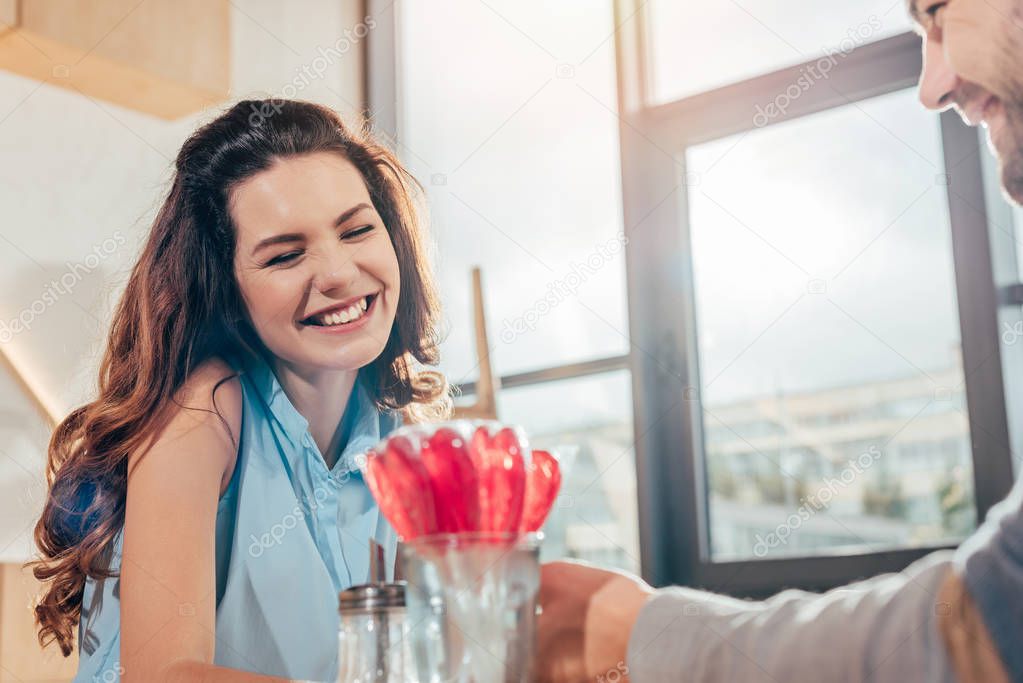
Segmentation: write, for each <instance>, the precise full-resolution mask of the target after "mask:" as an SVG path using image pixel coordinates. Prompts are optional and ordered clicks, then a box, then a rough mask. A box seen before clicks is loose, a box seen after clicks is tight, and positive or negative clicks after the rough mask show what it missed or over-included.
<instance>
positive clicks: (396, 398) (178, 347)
mask: <svg viewBox="0 0 1023 683" xmlns="http://www.w3.org/2000/svg"><path fill="white" fill-rule="evenodd" d="M322 151H333V152H336V153H338V154H341V155H343V156H344V157H345V158H346V159H348V160H349V161H350V162H351V163H352V164H353V165H354V166H355V167H356V168H358V169H359V171H360V172H361V173H362V176H363V178H364V179H365V182H366V185H367V187H368V189H369V193H370V197H371V198H372V200H373V204H374V206H375V208H376V210H377V212H378V213H379V214H380V216H381V218H382V219H383V222H384V224H385V225H386V227H387V231H388V233H389V235H390V238H391V241H392V243H393V244H394V250H395V252H396V254H397V257H398V265H399V268H400V278H401V280H400V286H401V296H400V297H399V300H398V306H397V313H396V317H395V324H394V326H393V327H392V330H391V334H390V337H389V338H388V340H387V343H386V345H385V347H384V350H383V352H382V353H381V355H380V356H379V357H378V358H377V359H376V360H375V361H374V362H373V363H372V364H371V366H370V367H368V368H365V369H364V370H365V371H367V372H368V373H370V374H369V376H370V377H371V378H372V379H371V384H375V386H376V392H375V394H376V395H375V397H374V398H375V401H376V403H377V405H378V406H379V407H381V408H384V409H391V410H400V411H402V412H403V414H404V416H405V419H406V420H407V421H420V420H424V419H437V418H443V417H446V416H447V415H448V414H449V412H450V409H451V400H450V396H449V390H448V385H447V382H446V381H445V379H444V377H443V376H442V375H440V374H439V373H437V372H435V371H431V370H426V369H422V368H421V367H420V366H422V365H436V363H437V362H438V360H439V358H438V349H437V345H438V337H437V321H438V317H439V305H438V299H437V295H436V289H435V285H434V281H433V276H432V273H431V269H430V268H429V264H428V259H427V253H426V240H425V236H424V232H425V228H424V226H423V225H422V223H421V220H420V218H419V216H420V215H421V212H420V211H419V210H418V209H419V205H420V200H421V198H422V196H423V192H422V187H421V186H420V185H419V183H418V182H416V180H415V179H414V178H413V177H412V176H411V175H410V174H409V173H408V171H406V170H405V169H404V167H403V166H402V165H401V163H400V162H399V161H398V159H397V158H396V156H395V155H394V154H393V153H392V152H391V151H389V150H388V149H387V148H386V147H384V146H383V145H381V144H380V143H378V142H377V141H375V140H374V139H373V137H372V136H371V135H370V134H369V132H368V131H367V130H365V129H363V130H359V131H354V130H352V129H350V128H349V127H348V126H346V125H345V124H344V123H343V122H342V120H341V119H340V117H339V116H338V115H337V114H336V113H335V112H334V111H332V110H330V109H328V108H326V107H323V106H320V105H317V104H312V103H308V102H299V101H293V100H246V101H242V102H239V103H237V104H236V105H234V106H233V107H232V108H231V109H230V110H228V111H227V112H226V113H224V114H222V115H221V116H219V117H218V118H217V119H215V120H213V121H212V122H210V123H208V124H206V125H204V126H203V127H201V128H200V129H199V130H197V131H196V132H195V133H193V134H192V136H191V137H189V138H188V140H186V141H185V144H184V145H183V146H182V148H181V151H180V152H179V153H178V156H177V159H176V161H175V174H174V178H173V182H172V184H171V188H170V192H169V193H168V195H167V199H166V200H165V201H164V203H163V206H162V207H161V208H160V211H159V213H158V214H157V216H156V220H155V222H154V224H153V227H152V230H151V232H150V234H149V238H148V241H147V242H146V244H145V247H144V248H143V250H142V253H141V255H140V256H139V259H138V262H137V263H136V264H135V267H134V269H133V270H132V273H131V276H130V278H129V280H128V284H127V287H126V289H125V291H124V294H123V296H122V297H121V300H120V302H119V304H118V305H117V308H116V310H115V312H114V317H113V322H112V324H111V327H110V335H109V339H108V342H107V348H106V352H105V354H104V357H103V361H102V364H101V366H100V372H99V389H98V396H97V398H96V400H94V401H92V402H91V403H88V404H86V405H83V406H81V407H79V408H77V409H75V410H74V411H73V412H71V414H70V415H68V416H67V417H66V418H65V419H64V420H63V421H62V422H61V423H60V424H59V425H58V426H57V428H56V429H55V430H54V432H53V436H52V437H51V439H50V443H49V447H48V462H47V468H46V478H47V483H48V486H49V492H48V496H47V500H46V505H45V508H44V510H43V514H42V517H41V518H40V519H39V521H38V523H37V524H36V527H35V541H36V545H37V546H38V547H39V551H40V555H41V559H38V560H36V561H34V562H31V563H29V564H30V565H31V566H32V567H33V573H34V574H35V576H36V578H37V579H40V580H41V581H44V582H46V586H45V589H44V592H43V594H42V595H41V597H40V600H39V602H38V604H37V606H36V607H35V615H36V621H37V624H38V638H39V643H40V645H42V646H43V647H46V646H47V645H48V644H50V643H52V642H53V641H54V640H56V641H57V643H58V644H59V646H60V649H61V652H62V653H63V654H64V656H67V655H69V654H70V653H71V652H72V649H73V646H72V645H73V632H74V627H75V625H76V624H77V623H78V622H79V620H80V618H81V608H82V595H83V592H84V587H85V581H86V578H87V577H92V578H94V579H102V578H108V577H113V576H117V570H116V568H111V567H110V566H109V564H110V556H111V551H112V548H113V542H114V539H115V537H116V535H117V533H118V532H119V531H120V529H121V528H122V526H123V524H124V510H125V494H126V489H127V481H128V471H127V464H128V459H129V455H130V454H131V453H134V452H136V451H138V450H139V449H144V447H145V446H146V445H147V441H148V440H149V439H150V438H151V437H152V436H153V435H154V434H155V433H156V429H157V428H158V427H159V424H158V421H159V420H160V417H159V416H160V415H162V414H163V413H164V409H165V408H166V407H167V406H168V404H169V403H170V402H171V401H174V399H173V397H174V395H175V392H176V391H177V390H178V389H179V388H180V387H181V386H182V384H183V383H184V382H185V380H186V378H187V377H188V376H189V374H190V373H191V372H192V370H193V369H194V368H196V366H198V365H199V364H200V363H202V362H203V361H205V360H207V359H209V358H212V357H222V356H225V355H228V354H231V355H234V356H235V357H241V358H243V359H244V358H246V357H257V356H261V357H262V358H264V359H269V357H268V354H269V351H268V350H267V349H266V347H265V346H264V345H263V344H262V343H261V342H260V340H259V338H258V336H257V335H256V333H255V330H253V329H252V326H251V325H250V324H249V323H248V321H247V320H248V318H247V316H246V315H245V311H244V310H243V309H244V303H243V300H242V297H241V295H240V292H239V289H238V284H237V282H236V281H235V278H234V268H233V259H234V249H235V229H234V227H233V226H232V223H231V218H230V214H229V212H228V195H229V192H230V191H231V189H232V188H233V187H234V186H235V185H236V184H237V183H239V182H241V181H243V180H245V179H246V178H248V177H250V176H252V175H253V174H255V173H258V172H260V171H262V170H264V169H266V168H268V167H269V166H270V165H271V164H272V163H273V162H274V160H275V159H278V158H283V157H289V156H294V155H299V154H307V153H312V152H322ZM227 379H230V378H225V380H222V381H226V380H227ZM218 386H219V385H218ZM214 391H215V389H214ZM174 402H175V403H176V401H174ZM140 452H144V450H143V451H140Z"/></svg>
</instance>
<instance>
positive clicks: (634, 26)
mask: <svg viewBox="0 0 1023 683" xmlns="http://www.w3.org/2000/svg"><path fill="white" fill-rule="evenodd" d="M614 6H615V15H616V16H615V25H616V26H618V27H619V30H618V32H617V33H616V51H617V70H618V93H619V112H620V118H619V120H620V126H619V128H620V136H619V137H620V140H621V153H622V192H623V209H624V213H625V230H626V237H628V238H629V245H628V249H627V250H626V278H627V287H628V292H629V321H630V323H629V324H630V335H631V340H632V369H633V373H632V376H633V400H634V418H633V419H634V423H635V430H636V466H637V471H638V472H637V475H638V476H637V487H638V495H639V519H640V548H641V554H642V565H643V574H644V578H646V579H647V580H648V581H650V582H651V583H653V584H654V585H666V584H674V585H687V586H695V587H701V588H706V589H711V590H715V591H717V592H724V593H729V594H733V595H740V596H750V597H760V596H764V595H768V594H771V593H774V592H777V591H778V590H780V589H783V588H787V587H796V588H804V589H809V590H822V589H827V588H831V587H834V586H838V585H842V584H845V583H848V582H850V581H853V580H856V579H858V578H862V577H865V576H871V575H875V574H879V573H884V572H889V571H898V570H901V569H902V568H904V567H905V566H906V565H907V564H909V563H911V562H912V561H914V560H916V559H918V558H920V557H922V556H923V555H925V554H927V553H929V552H932V551H933V550H936V549H938V548H941V547H949V546H931V547H914V548H905V547H903V548H891V549H875V550H871V551H853V552H843V551H841V550H837V551H835V552H833V553H827V552H825V553H824V554H819V555H812V556H794V557H785V558H766V559H750V560H734V561H717V562H715V561H713V560H711V559H709V558H710V543H709V528H710V527H709V521H710V511H709V502H708V498H707V493H708V490H709V489H708V483H707V475H706V472H705V469H704V466H703V450H704V445H703V443H704V442H703V435H702V429H703V425H702V410H701V405H700V396H699V391H700V390H699V387H701V382H700V378H699V367H698V356H697V339H698V335H697V329H696V316H695V300H694V279H693V267H692V261H691V249H690V225H689V211H688V202H687V186H686V171H685V167H684V166H685V162H684V159H685V151H686V149H687V148H688V147H689V146H692V145H695V144H699V143H703V142H708V141H712V140H717V139H720V138H724V137H728V136H731V135H737V134H743V133H745V132H748V131H751V130H754V129H757V126H755V125H754V122H753V113H754V112H755V111H756V109H755V107H756V106H757V105H758V104H762V103H764V102H770V101H772V100H773V99H774V98H775V97H776V96H777V94H778V93H780V92H784V90H785V88H786V87H787V86H788V85H790V84H791V83H794V82H796V80H797V79H798V78H799V77H800V75H801V69H803V68H805V67H807V66H809V65H811V64H813V63H814V62H816V61H817V59H818V58H817V57H814V58H813V59H811V60H810V61H807V62H804V63H801V64H797V65H794V66H791V67H787V68H784V69H779V70H776V71H773V72H770V73H766V74H763V75H760V76H757V77H755V78H751V79H748V80H745V81H742V82H739V83H734V84H730V85H726V86H723V87H720V88H716V89H714V90H711V91H706V92H702V93H698V94H695V95H691V96H687V97H685V98H683V99H680V100H677V101H674V102H667V103H662V104H654V105H651V104H649V102H650V98H649V96H648V95H649V92H650V89H649V83H650V80H649V71H648V55H649V54H650V51H649V50H648V49H647V48H648V47H649V46H648V44H647V43H646V36H645V35H644V31H645V27H646V26H647V22H648V21H649V19H650V17H649V16H648V13H649V6H648V4H647V3H644V2H641V0H615V3H614ZM921 62H922V59H921V47H920V38H919V37H918V36H917V35H916V34H914V33H910V32H906V33H902V34H899V35H895V36H892V37H889V38H884V39H881V40H878V41H876V42H872V43H868V44H865V45H862V46H859V47H857V48H856V49H855V50H853V51H851V52H850V53H848V54H847V55H846V56H844V57H843V58H842V60H841V61H840V62H838V63H837V64H836V65H835V66H834V68H833V69H832V71H831V72H830V74H829V78H828V80H827V85H826V86H825V85H821V86H820V87H815V88H810V89H809V90H808V91H805V92H803V93H802V95H801V96H800V97H799V98H798V99H795V100H793V101H792V102H791V105H790V108H789V109H788V110H787V111H786V112H784V113H783V114H781V115H779V116H777V117H776V118H774V119H773V120H771V121H770V122H769V123H768V124H767V125H775V124H777V123H782V122H785V121H791V120H794V119H798V118H800V117H803V116H807V115H810V114H814V113H818V112H823V111H827V110H828V109H832V108H835V107H839V106H842V105H846V104H850V103H854V102H858V101H861V100H864V99H868V98H871V97H876V96H879V95H884V94H887V93H892V92H896V91H899V90H903V89H906V88H910V87H914V86H915V85H916V83H917V80H918V77H919V73H920V69H921ZM941 135H942V147H943V156H944V159H945V162H944V164H945V174H946V179H945V180H946V182H947V183H948V197H949V220H950V224H951V229H952V251H953V254H952V256H953V264H954V270H955V286H956V292H957V298H958V307H959V321H960V334H961V348H962V355H963V367H964V374H965V389H966V397H967V412H968V421H969V427H970V434H971V437H972V445H973V449H972V457H973V476H974V487H975V504H976V512H977V519H978V521H980V520H983V519H984V516H985V515H986V514H987V511H988V510H989V509H990V507H991V506H992V505H994V504H995V503H996V502H998V501H999V500H1001V499H1002V498H1004V497H1005V495H1006V494H1007V493H1008V492H1009V489H1010V488H1011V485H1012V481H1013V478H1012V455H1011V447H1010V444H1011V441H1010V439H1009V428H1008V419H1007V413H1006V405H1005V387H1004V385H1003V375H1002V362H1001V353H1002V351H1001V348H1000V335H999V324H998V323H999V319H998V316H999V310H998V309H999V307H998V300H999V292H998V291H996V286H995V279H994V274H993V263H992V251H991V243H990V240H989V234H988V220H987V209H986V206H987V205H986V204H985V194H984V192H985V188H984V184H983V179H982V173H981V160H980V156H979V154H977V153H976V152H977V150H978V149H979V147H980V145H981V144H982V143H981V139H980V135H979V134H978V132H977V131H974V130H972V129H970V128H968V127H966V126H965V125H964V124H963V123H962V122H961V121H960V120H959V117H958V116H957V115H956V114H954V113H952V112H945V113H944V114H942V115H941ZM639 230H642V233H643V237H644V238H643V239H633V237H637V238H638V236H639ZM679 271H681V274H682V276H681V277H679V276H678V273H679ZM637 292H643V293H644V294H645V295H644V296H642V297H640V296H636V293H637ZM1002 296H1003V298H1004V294H1003V295H1002ZM667 406H670V407H668V408H667V409H666V410H665V407H667ZM679 492H682V494H683V495H679Z"/></svg>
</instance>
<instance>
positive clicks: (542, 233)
mask: <svg viewBox="0 0 1023 683" xmlns="http://www.w3.org/2000/svg"><path fill="white" fill-rule="evenodd" d="M380 5H383V7H381V8H379V12H380V14H379V16H378V24H379V26H380V28H378V29H376V31H375V32H374V34H373V36H371V38H373V39H375V40H376V41H377V45H378V46H379V44H380V41H381V40H382V37H383V35H384V32H383V31H382V30H381V29H384V30H386V28H387V27H388V26H393V27H394V32H393V35H392V36H391V38H392V39H393V46H392V49H393V50H394V53H395V54H397V55H398V60H397V64H396V66H395V73H394V74H393V79H394V83H393V92H391V93H390V94H386V95H384V96H382V97H380V96H377V97H376V98H374V99H375V101H376V102H375V103H374V105H375V106H374V109H377V110H378V111H377V114H376V117H377V119H378V121H380V120H387V119H388V118H389V113H388V112H387V111H386V109H387V106H388V104H389V103H390V102H392V101H393V102H396V104H397V107H396V110H395V112H394V113H393V114H394V116H393V120H394V123H395V128H396V130H395V131H393V132H394V133H396V136H395V137H396V140H395V145H396V148H397V150H398V152H399V155H400V156H401V158H402V160H403V162H404V163H405V164H406V165H407V166H408V167H409V169H410V170H411V171H412V173H413V174H414V175H415V176H416V177H417V178H418V179H419V180H420V182H422V184H423V185H424V186H425V189H426V192H427V195H428V200H429V205H430V211H431V223H432V225H431V229H432V232H433V236H434V239H435V241H436V243H437V247H438V248H437V253H436V259H435V260H436V265H437V271H438V278H439V284H440V289H441V297H442V300H443V303H444V307H445V320H446V324H445V332H446V336H445V339H444V341H443V343H442V345H441V354H442V363H441V370H442V371H444V372H445V374H446V375H447V377H448V379H449V381H451V382H452V383H455V384H458V385H460V386H462V387H463V389H464V392H465V398H467V399H471V398H472V395H471V394H472V391H473V383H474V382H475V380H476V379H477V377H478V372H477V368H476V357H475V347H474V335H473V320H472V305H471V304H472V301H471V288H470V283H471V280H470V276H471V269H472V268H473V267H474V266H480V267H481V269H482V275H483V286H484V293H485V298H486V300H485V303H486V308H487V318H488V329H489V334H490V344H491V361H492V363H493V365H494V369H495V372H496V373H497V374H498V375H500V376H501V378H502V386H503V387H504V388H503V389H502V390H501V392H500V394H499V396H498V408H499V415H500V417H501V419H502V420H504V421H507V422H512V423H517V424H520V425H522V426H523V427H524V428H525V429H526V431H527V432H528V434H529V435H530V438H531V442H532V443H533V445H535V446H539V447H547V448H551V449H554V450H557V451H558V452H560V453H561V454H562V456H563V457H564V458H565V460H564V462H563V471H564V476H565V478H564V481H563V485H562V494H561V496H560V498H559V501H558V503H557V504H556V506H555V508H554V510H553V512H552V514H551V517H550V519H549V520H548V522H547V524H546V525H545V529H544V532H545V535H546V540H545V542H544V545H543V550H542V552H543V557H544V559H545V560H546V559H554V558H557V557H565V556H568V557H577V558H583V559H588V560H591V561H595V562H600V563H602V564H606V565H612V566H618V567H622V568H625V569H630V570H632V571H639V566H640V561H639V556H640V555H639V534H638V521H637V507H636V477H635V459H634V457H633V451H632V441H633V432H632V391H631V385H630V374H629V372H628V369H627V368H628V356H627V354H628V350H629V328H628V324H627V317H626V297H625V261H624V253H623V252H624V248H625V243H624V235H623V233H622V222H621V187H620V171H619V169H620V163H619V147H618V120H617V118H616V115H615V113H616V107H617V94H616V89H615V69H614V40H613V33H614V23H613V15H612V8H611V3H610V1H606V2H597V3H595V2H593V1H592V0H575V1H572V2H559V3H555V4H551V3H542V2H537V1H531V2H524V3H489V2H486V3H485V2H479V1H478V0H454V1H451V2H444V3H428V2H397V3H393V4H392V3H389V2H388V3H380ZM370 9H371V11H373V10H374V7H373V4H372V3H371V6H370ZM370 49H371V50H373V49H378V48H374V47H373V46H372V45H371V47H370ZM378 63H379V62H378ZM374 78H375V80H376V82H371V83H370V92H371V93H373V92H374V91H376V92H379V91H380V89H381V88H382V89H384V90H387V88H386V86H387V83H386V82H381V81H382V78H383V77H382V76H381V75H380V74H377V75H376V76H375V77H374ZM381 108H382V109H383V110H384V111H380V109H381Z"/></svg>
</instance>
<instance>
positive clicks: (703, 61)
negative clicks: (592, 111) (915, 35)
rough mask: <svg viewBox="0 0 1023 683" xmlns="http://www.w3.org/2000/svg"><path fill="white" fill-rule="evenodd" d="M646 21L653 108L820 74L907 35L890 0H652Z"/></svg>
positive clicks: (898, 5)
mask: <svg viewBox="0 0 1023 683" xmlns="http://www.w3.org/2000/svg"><path fill="white" fill-rule="evenodd" d="M648 17H649V36H650V50H651V60H650V66H651V71H652V80H653V83H652V93H651V95H652V99H653V101H654V102H655V103H660V102H670V101H672V100H677V99H680V98H682V97H684V96H688V95H693V94H695V93H698V92H701V91H705V90H711V89H713V88H717V87H719V86H723V85H728V84H731V83H735V82H738V81H742V80H745V79H747V78H750V77H752V76H758V75H760V74H762V73H766V72H768V71H773V70H774V69H780V68H782V67H787V66H792V65H794V64H802V63H804V62H810V63H811V64H813V63H815V62H817V60H820V59H822V58H823V61H821V62H820V68H821V70H822V71H824V72H825V73H826V72H827V71H828V70H829V66H830V64H828V63H826V62H830V61H832V60H839V59H842V58H843V57H844V56H845V55H847V54H848V53H849V52H851V51H852V50H853V49H855V48H856V47H859V46H860V45H865V44H867V43H869V42H873V41H876V40H879V39H881V38H885V37H888V36H891V35H894V34H896V33H901V32H903V31H908V30H909V29H910V22H909V17H908V16H907V14H906V11H905V6H904V4H903V3H902V2H901V1H899V2H892V0H865V1H861V2H834V3H827V4H824V3H821V2H818V1H816V0H794V1H793V0H789V1H788V2H776V1H775V0H723V1H722V2H701V1H699V0H651V2H650V3H649V13H648ZM679 65H683V66H682V68H680V66H679Z"/></svg>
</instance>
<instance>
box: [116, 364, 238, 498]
mask: <svg viewBox="0 0 1023 683" xmlns="http://www.w3.org/2000/svg"><path fill="white" fill-rule="evenodd" d="M241 422H242V388H241V382H240V380H239V377H238V374H237V373H236V372H235V371H234V369H233V368H232V367H231V366H230V365H228V364H227V363H226V362H225V361H224V360H222V359H220V358H217V357H214V358H210V359H207V360H205V361H203V362H202V363H200V364H199V365H198V366H196V367H195V369H194V370H192V372H191V373H189V375H188V377H187V378H186V379H185V382H184V383H183V384H182V385H181V387H180V388H179V389H178V390H177V391H176V392H175V394H174V396H173V399H172V400H171V401H170V402H168V404H167V405H166V406H165V407H164V411H163V415H162V416H161V419H160V420H159V421H158V424H157V427H156V432H155V434H154V437H153V439H152V440H151V441H150V442H149V447H148V448H145V449H140V451H138V452H136V453H133V454H132V458H131V460H130V462H129V465H130V467H131V469H134V466H135V464H136V463H135V461H136V460H138V458H139V457H140V456H142V455H146V457H150V456H157V457H166V456H162V455H160V454H162V453H170V452H173V453H177V454H186V457H185V458H180V460H187V458H188V457H189V455H190V454H199V455H200V456H202V457H208V458H213V459H214V460H215V461H219V462H220V464H222V472H221V474H222V477H221V485H220V493H221V495H223V493H224V490H225V489H226V488H227V484H228V482H230V480H231V474H232V473H233V472H234V464H235V461H236V460H237V456H238V443H239V438H240V435H241ZM175 459H179V458H178V457H176V458H175Z"/></svg>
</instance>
